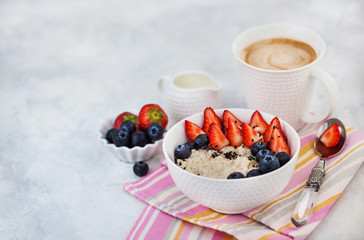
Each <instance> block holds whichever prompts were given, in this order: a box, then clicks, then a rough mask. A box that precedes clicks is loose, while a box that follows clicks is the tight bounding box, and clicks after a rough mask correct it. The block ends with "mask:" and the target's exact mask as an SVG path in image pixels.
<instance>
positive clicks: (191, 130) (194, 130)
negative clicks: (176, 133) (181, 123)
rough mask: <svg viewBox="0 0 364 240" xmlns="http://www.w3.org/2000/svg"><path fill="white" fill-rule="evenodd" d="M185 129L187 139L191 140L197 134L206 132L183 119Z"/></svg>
mask: <svg viewBox="0 0 364 240" xmlns="http://www.w3.org/2000/svg"><path fill="white" fill-rule="evenodd" d="M185 131H186V135H187V137H188V139H190V140H191V141H192V142H193V141H194V140H195V138H196V137H197V136H198V135H200V134H206V133H205V132H204V131H203V130H202V129H201V128H200V127H199V126H197V125H196V124H194V123H193V122H190V121H188V120H185Z"/></svg>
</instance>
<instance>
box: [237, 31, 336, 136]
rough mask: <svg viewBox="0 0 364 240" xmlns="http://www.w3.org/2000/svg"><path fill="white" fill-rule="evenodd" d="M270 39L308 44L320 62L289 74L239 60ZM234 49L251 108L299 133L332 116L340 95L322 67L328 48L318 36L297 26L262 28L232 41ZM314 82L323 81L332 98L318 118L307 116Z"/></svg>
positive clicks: (245, 32) (292, 70)
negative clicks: (253, 44) (252, 47)
mask: <svg viewBox="0 0 364 240" xmlns="http://www.w3.org/2000/svg"><path fill="white" fill-rule="evenodd" d="M271 38H288V39H293V40H296V41H301V42H304V43H307V44H308V45H310V46H311V47H312V48H313V49H314V50H315V52H316V55H317V58H316V59H315V60H314V61H313V62H311V63H309V64H307V65H305V66H303V67H299V68H295V69H290V70H268V69H263V68H258V67H255V66H252V65H250V64H248V63H246V62H245V61H244V60H242V59H241V58H240V54H241V52H242V50H243V49H245V48H246V47H248V46H249V45H251V44H252V43H255V42H257V41H260V40H265V39H271ZM232 48H233V54H234V56H235V58H236V59H237V61H238V68H239V71H240V74H241V79H242V82H243V88H244V92H245V98H246V102H247V104H248V108H250V109H258V110H261V111H264V112H269V113H271V114H273V115H276V116H278V117H280V118H282V119H284V120H285V121H287V122H288V123H290V124H291V125H292V126H293V127H294V128H295V129H296V130H298V129H300V128H301V127H302V126H304V125H305V123H306V124H312V123H318V122H322V121H324V120H326V119H327V118H328V117H329V116H330V115H331V114H332V113H333V111H334V109H335V107H336V104H337V102H338V96H339V91H338V87H337V84H336V82H335V80H334V79H333V78H332V77H331V75H330V74H329V73H327V72H326V71H324V70H323V69H321V68H320V67H319V62H320V60H321V58H322V56H323V55H324V53H325V48H326V46H325V43H324V41H323V40H322V39H321V37H320V36H319V35H318V34H316V33H315V32H313V31H311V30H309V29H307V28H304V27H300V26H294V25H285V24H270V25H262V26H258V27H254V28H251V29H248V30H246V31H244V32H242V33H241V34H240V35H238V36H237V37H236V38H235V39H234V41H233V46H232ZM315 80H319V81H321V83H322V84H323V86H324V87H325V88H326V90H327V92H328V96H329V104H328V106H327V110H326V112H325V113H322V114H318V115H312V114H310V113H309V112H308V110H309V109H308V108H309V106H310V103H311V98H312V92H313V89H314V85H315Z"/></svg>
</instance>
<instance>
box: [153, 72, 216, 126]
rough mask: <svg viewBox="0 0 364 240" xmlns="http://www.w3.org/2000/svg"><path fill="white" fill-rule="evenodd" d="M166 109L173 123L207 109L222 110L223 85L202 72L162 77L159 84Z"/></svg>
mask: <svg viewBox="0 0 364 240" xmlns="http://www.w3.org/2000/svg"><path fill="white" fill-rule="evenodd" d="M158 87H159V90H160V92H161V93H162V95H163V99H164V107H165V110H166V112H167V115H168V117H169V119H171V121H172V123H175V122H178V121H180V120H181V119H183V118H186V117H188V116H190V115H192V114H195V113H199V112H202V111H203V110H204V109H205V108H206V107H212V108H216V109H217V108H221V106H222V93H221V84H220V83H219V82H216V81H214V80H213V79H212V77H211V76H210V74H208V73H205V72H202V71H188V72H183V73H180V74H177V75H176V76H174V77H162V78H161V79H160V80H159V84H158Z"/></svg>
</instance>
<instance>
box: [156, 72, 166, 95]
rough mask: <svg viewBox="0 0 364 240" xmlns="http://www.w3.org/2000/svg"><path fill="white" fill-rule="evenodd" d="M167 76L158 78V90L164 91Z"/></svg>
mask: <svg viewBox="0 0 364 240" xmlns="http://www.w3.org/2000/svg"><path fill="white" fill-rule="evenodd" d="M166 81H167V76H163V77H161V78H160V79H159V80H158V90H159V92H161V93H163V92H164V85H165V84H166Z"/></svg>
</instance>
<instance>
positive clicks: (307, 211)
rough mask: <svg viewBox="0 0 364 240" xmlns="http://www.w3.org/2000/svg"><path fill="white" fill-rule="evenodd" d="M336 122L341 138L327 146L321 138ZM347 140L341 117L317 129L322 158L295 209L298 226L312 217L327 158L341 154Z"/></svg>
mask: <svg viewBox="0 0 364 240" xmlns="http://www.w3.org/2000/svg"><path fill="white" fill-rule="evenodd" d="M335 123H337V124H338V125H339V131H340V140H339V142H338V144H337V145H336V146H334V147H326V146H325V145H324V144H323V143H322V142H321V141H320V140H319V139H320V137H321V135H322V134H323V133H324V132H325V130H326V129H328V128H329V127H330V126H331V125H333V124H335ZM345 141H346V130H345V126H344V124H343V123H342V122H341V121H340V120H339V119H336V118H331V119H329V120H327V121H326V122H324V123H323V124H322V125H321V126H320V128H319V129H318V130H317V132H316V136H315V140H314V145H313V146H314V148H315V151H316V153H317V154H318V155H319V156H320V160H319V161H318V163H317V164H316V166H315V167H314V168H313V169H312V171H311V174H310V176H309V178H308V180H307V182H306V187H305V188H304V189H303V192H302V194H301V196H300V198H299V200H298V202H297V204H296V206H295V208H294V210H293V213H292V216H291V221H292V223H293V224H294V225H295V226H296V227H301V226H303V225H304V224H306V223H307V222H308V220H309V219H310V216H311V212H312V208H313V204H314V202H315V200H316V196H317V193H318V191H319V189H320V185H321V184H322V181H323V179H324V177H325V174H326V171H325V166H326V160H327V159H328V158H330V157H333V156H335V155H337V154H339V153H340V152H341V150H342V149H343V147H344V145H345Z"/></svg>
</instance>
